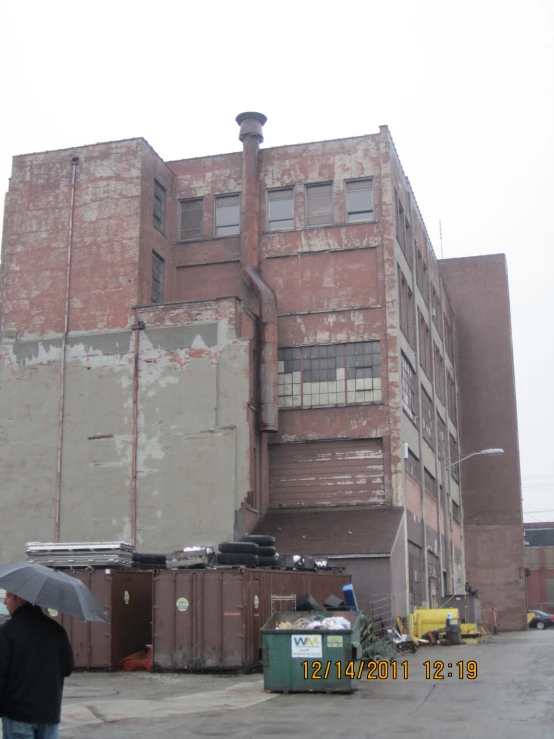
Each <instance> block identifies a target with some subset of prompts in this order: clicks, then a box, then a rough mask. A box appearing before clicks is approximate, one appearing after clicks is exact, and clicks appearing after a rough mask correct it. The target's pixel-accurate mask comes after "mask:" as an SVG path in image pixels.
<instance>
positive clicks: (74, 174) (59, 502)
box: [54, 157, 79, 541]
mask: <svg viewBox="0 0 554 739" xmlns="http://www.w3.org/2000/svg"><path fill="white" fill-rule="evenodd" d="M78 164H79V157H73V159H72V160H71V167H72V174H71V205H70V209H69V234H68V240H67V266H66V275H65V303H64V325H63V336H62V357H61V368H60V406H59V407H60V412H59V418H58V479H57V487H56V514H55V532H54V537H55V539H54V540H55V541H59V540H60V518H61V505H62V448H63V420H64V408H65V357H66V346H67V334H68V332H69V299H70V292H69V291H70V288H71V256H72V252H73V222H74V214H75V187H76V183H77V165H78Z"/></svg>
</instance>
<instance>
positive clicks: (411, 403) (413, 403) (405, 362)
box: [400, 352, 417, 426]
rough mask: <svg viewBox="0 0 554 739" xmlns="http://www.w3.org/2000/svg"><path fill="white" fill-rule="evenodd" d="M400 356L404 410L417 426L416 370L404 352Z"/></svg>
mask: <svg viewBox="0 0 554 739" xmlns="http://www.w3.org/2000/svg"><path fill="white" fill-rule="evenodd" d="M400 356H401V365H402V410H403V411H404V413H405V414H406V415H407V416H408V418H409V419H410V421H411V422H412V423H413V424H414V425H415V426H417V384H416V372H415V370H414V368H413V367H412V365H411V364H410V361H409V359H408V358H407V357H406V355H405V354H404V352H402V353H401V355H400Z"/></svg>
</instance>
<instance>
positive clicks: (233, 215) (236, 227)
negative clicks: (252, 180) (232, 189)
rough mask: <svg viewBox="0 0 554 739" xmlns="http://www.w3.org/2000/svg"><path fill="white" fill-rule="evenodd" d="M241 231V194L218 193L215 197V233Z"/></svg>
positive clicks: (232, 233) (230, 233) (223, 233)
mask: <svg viewBox="0 0 554 739" xmlns="http://www.w3.org/2000/svg"><path fill="white" fill-rule="evenodd" d="M239 233H240V195H218V196H217V197H216V199H215V235H216V236H236V234H239Z"/></svg>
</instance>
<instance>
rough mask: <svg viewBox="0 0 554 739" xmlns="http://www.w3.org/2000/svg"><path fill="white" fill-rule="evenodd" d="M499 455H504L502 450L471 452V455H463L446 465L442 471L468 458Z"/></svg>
mask: <svg viewBox="0 0 554 739" xmlns="http://www.w3.org/2000/svg"><path fill="white" fill-rule="evenodd" d="M500 454H504V449H481V451H480V452H471V454H464V455H463V456H462V457H460V458H459V459H456V460H455V461H454V462H451V463H450V464H447V465H446V467H445V468H444V469H445V470H447V469H449V468H450V467H453V466H454V465H455V464H460V462H464V461H465V460H466V459H469V458H470V457H478V456H479V455H488V456H489V457H498V456H499V455H500Z"/></svg>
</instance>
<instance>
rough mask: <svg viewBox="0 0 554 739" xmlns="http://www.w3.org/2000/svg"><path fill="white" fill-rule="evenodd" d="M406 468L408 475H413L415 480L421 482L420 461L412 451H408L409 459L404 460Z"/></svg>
mask: <svg viewBox="0 0 554 739" xmlns="http://www.w3.org/2000/svg"><path fill="white" fill-rule="evenodd" d="M404 466H405V468H406V472H407V473H408V475H411V476H412V477H413V478H414V480H417V481H418V482H419V459H418V458H417V457H416V455H415V454H414V453H413V452H412V450H411V449H409V450H408V459H405V460H404Z"/></svg>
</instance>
